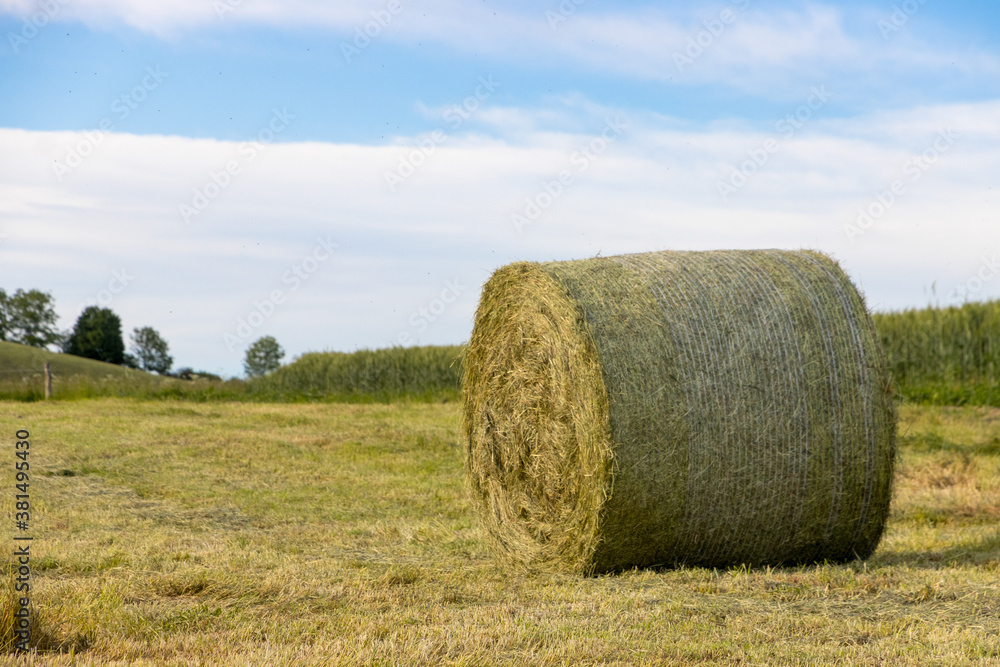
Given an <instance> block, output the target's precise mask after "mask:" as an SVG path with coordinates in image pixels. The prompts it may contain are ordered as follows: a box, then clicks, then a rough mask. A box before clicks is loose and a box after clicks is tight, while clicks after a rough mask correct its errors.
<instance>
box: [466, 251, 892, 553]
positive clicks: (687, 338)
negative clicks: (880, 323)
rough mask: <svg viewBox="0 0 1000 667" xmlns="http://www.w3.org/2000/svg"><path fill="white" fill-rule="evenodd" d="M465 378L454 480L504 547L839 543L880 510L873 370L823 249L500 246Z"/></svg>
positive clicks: (877, 355) (875, 535)
mask: <svg viewBox="0 0 1000 667" xmlns="http://www.w3.org/2000/svg"><path fill="white" fill-rule="evenodd" d="M464 392H465V399H464V400H465V418H464V424H463V432H464V438H465V444H466V470H467V473H468V476H469V480H470V483H471V487H472V493H473V496H474V498H475V500H476V504H477V505H478V508H479V513H480V517H481V521H482V524H483V526H484V528H485V530H486V533H487V535H488V537H489V538H490V540H491V541H492V543H493V545H494V547H495V550H496V551H497V552H498V553H500V554H502V555H503V556H504V557H506V558H507V559H509V560H511V561H514V562H518V563H524V564H528V565H530V566H538V567H542V568H545V569H552V570H561V571H572V572H581V573H596V572H609V571H616V570H621V569H625V568H630V567H636V566H638V567H645V566H673V565H678V564H690V565H705V566H728V565H733V564H740V563H746V564H751V565H765V564H792V563H802V562H811V561H817V560H824V559H825V560H830V561H843V560H848V559H852V558H866V557H867V556H868V555H869V554H871V552H872V551H873V550H874V549H875V547H876V545H877V544H878V541H879V539H880V537H881V535H882V531H883V529H884V527H885V521H886V517H887V514H888V510H889V500H890V495H891V483H892V472H893V463H894V458H895V423H896V415H895V408H894V405H893V402H892V386H891V380H890V378H889V375H888V372H887V370H886V367H885V363H884V361H883V358H882V354H881V350H880V348H879V344H878V339H877V337H876V335H875V331H874V327H873V326H872V323H871V320H870V318H869V316H868V313H867V311H866V309H865V306H864V301H863V299H862V298H861V296H860V295H859V294H858V292H857V290H856V289H855V288H854V286H853V285H852V284H851V282H850V281H849V280H848V278H847V276H846V275H845V274H844V273H843V271H842V270H841V269H840V268H839V267H838V266H837V264H836V263H835V262H834V261H833V260H831V259H830V258H828V257H826V256H825V255H822V254H820V253H816V252H812V251H780V250H753V251H741V250H735V251H713V252H658V253H648V254H637V255H622V256H618V257H607V258H597V259H589V260H581V261H572V262H550V263H545V264H535V263H517V264H511V265H509V266H505V267H503V268H501V269H499V270H498V271H497V272H496V273H494V275H493V276H492V278H491V279H490V280H489V281H488V282H487V284H486V285H485V287H484V288H483V294H482V298H481V300H480V304H479V308H478V310H477V312H476V320H475V326H474V328H473V333H472V338H471V339H470V342H469V345H468V348H467V351H466V369H465V377H464Z"/></svg>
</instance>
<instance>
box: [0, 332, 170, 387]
mask: <svg viewBox="0 0 1000 667" xmlns="http://www.w3.org/2000/svg"><path fill="white" fill-rule="evenodd" d="M46 362H49V363H50V364H51V368H52V390H53V396H54V397H55V398H90V397H94V396H132V395H143V394H147V393H156V392H160V391H163V390H165V389H167V388H168V387H169V385H170V384H171V383H177V382H180V381H178V380H172V379H171V378H163V377H160V376H158V375H152V374H150V373H146V372H144V371H139V370H134V369H131V368H125V367H123V366H116V365H115V364H108V363H104V362H103V361H94V360H93V359H84V358H83V357H76V356H73V355H71V354H61V353H58V352H49V351H48V350H43V349H40V348H37V347H30V346H28V345H20V344H18V343H8V342H4V341H0V398H6V399H15V400H22V401H35V400H41V399H42V398H44V396H45V387H44V367H45V363H46Z"/></svg>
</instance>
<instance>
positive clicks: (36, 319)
mask: <svg viewBox="0 0 1000 667" xmlns="http://www.w3.org/2000/svg"><path fill="white" fill-rule="evenodd" d="M57 321H58V316H57V315H56V312H55V300H54V299H53V298H52V295H51V294H49V293H48V292H42V291H41V290H37V289H32V290H23V289H18V290H17V291H15V292H14V293H13V294H10V295H8V294H7V292H6V291H5V290H3V289H0V341H7V342H11V343H20V344H21V345H30V346H31V347H39V348H43V349H48V348H49V347H50V346H54V347H57V348H58V349H59V350H60V351H62V352H64V353H66V354H72V355H75V356H78V357H84V358H86V359H95V360H97V361H103V362H106V363H109V364H116V365H119V366H126V367H128V368H136V369H141V370H144V371H146V372H149V373H157V374H159V375H169V376H172V377H180V378H183V379H186V380H191V379H193V378H194V377H195V376H202V377H209V378H213V379H220V378H219V377H218V376H217V375H214V374H213V373H206V372H203V371H198V372H196V371H194V370H192V369H191V368H182V369H180V370H178V371H177V372H176V373H171V372H170V369H171V368H172V367H173V364H174V358H173V357H172V356H171V355H170V346H169V345H168V344H167V341H165V340H164V339H163V337H162V336H161V335H160V333H159V332H158V331H157V330H156V329H154V328H153V327H149V326H145V327H136V328H134V329H133V330H132V333H131V335H130V336H129V340H130V343H131V345H130V349H129V350H128V351H126V349H125V341H124V340H123V338H122V321H121V318H120V317H119V316H118V315H117V314H115V312H114V311H112V310H111V309H110V308H101V307H99V306H89V307H87V308H86V309H84V311H83V312H82V313H81V314H80V317H79V318H77V320H76V324H75V325H74V326H73V328H72V329H71V330H70V331H66V332H60V331H59V330H58V328H57ZM284 356H285V351H284V350H283V349H281V346H280V345H279V344H278V341H277V340H275V339H274V337H273V336H264V337H262V338H260V339H258V340H256V341H255V342H254V343H252V344H251V345H250V347H249V348H248V349H247V352H246V356H245V358H244V360H243V370H244V371H245V372H246V374H247V375H248V376H249V377H258V376H262V375H266V374H267V373H270V372H271V371H273V370H276V369H277V368H278V367H280V366H281V359H282V358H283V357H284Z"/></svg>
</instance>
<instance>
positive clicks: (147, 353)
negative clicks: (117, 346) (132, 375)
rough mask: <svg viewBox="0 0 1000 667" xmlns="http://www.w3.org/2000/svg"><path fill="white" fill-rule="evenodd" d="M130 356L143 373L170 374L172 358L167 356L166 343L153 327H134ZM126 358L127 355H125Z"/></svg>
mask: <svg viewBox="0 0 1000 667" xmlns="http://www.w3.org/2000/svg"><path fill="white" fill-rule="evenodd" d="M131 339H132V354H133V356H134V357H135V359H136V361H138V363H139V367H140V368H142V370H144V371H152V372H155V373H159V374H160V375H166V374H167V373H169V372H170V367H171V366H173V365H174V358H173V357H171V356H170V354H169V350H170V348H169V346H168V345H167V341H165V340H163V338H161V337H160V334H159V332H157V331H156V329H154V328H153V327H142V328H139V327H136V328H135V329H133V330H132V336H131ZM126 356H127V355H126Z"/></svg>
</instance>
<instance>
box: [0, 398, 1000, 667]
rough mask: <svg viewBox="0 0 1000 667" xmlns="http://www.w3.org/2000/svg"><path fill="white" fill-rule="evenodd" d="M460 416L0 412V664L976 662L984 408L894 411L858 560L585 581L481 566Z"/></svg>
mask: <svg viewBox="0 0 1000 667" xmlns="http://www.w3.org/2000/svg"><path fill="white" fill-rule="evenodd" d="M459 410H460V406H459V404H457V403H429V404H428V403H399V404H385V405H383V404H373V405H350V404H335V405H317V404H281V405H274V404H242V403H208V404H206V403H184V402H167V403H164V402H142V401H135V400H122V399H96V400H81V401H72V402H62V401H53V402H49V403H36V404H24V403H14V402H4V403H0V411H2V414H3V416H4V419H3V423H6V424H8V425H11V428H20V427H26V428H29V429H30V430H31V431H32V436H33V449H32V456H33V459H32V461H33V465H32V472H33V477H32V480H33V482H32V484H33V486H32V502H33V511H34V517H33V530H32V532H33V534H34V537H35V542H34V546H33V549H34V551H33V564H32V565H33V570H32V577H33V582H34V588H33V591H32V604H33V605H34V609H35V611H36V613H37V615H38V623H39V624H40V627H39V628H38V630H39V632H40V635H44V636H46V637H47V639H46V643H45V644H44V645H43V646H40V647H39V648H40V649H42V650H39V651H38V652H36V653H34V654H29V655H28V656H13V655H5V656H2V657H0V664H37V665H69V664H79V665H89V664H95V665H96V664H102V665H115V664H119V665H143V664H149V665H153V664H155V665H173V664H176V665H181V664H184V665H187V664H269V665H271V664H303V665H310V664H316V665H321V664H441V663H450V664H468V665H477V664H526V663H531V664H543V665H545V664H551V665H561V664H578V663H602V664H621V665H625V664H682V665H683V664H701V663H717V664H755V665H767V664H774V665H779V664H780V665H788V664H850V665H864V664H872V665H874V664H893V665H899V664H904V665H905V664H914V665H916V664H920V665H927V664H943V665H944V664H946V665H961V664H1000V640H998V632H1000V590H998V588H1000V584H998V569H1000V568H998V562H1000V561H998V558H1000V531H998V528H997V525H998V521H997V519H998V515H1000V410H996V409H990V408H943V407H922V406H913V405H904V406H902V408H901V410H900V460H899V465H898V468H897V473H896V484H895V489H896V495H895V498H894V502H893V508H892V514H891V518H890V522H889V527H888V529H887V532H886V535H885V537H884V539H883V541H882V543H881V545H880V546H879V548H878V550H877V551H876V552H875V554H874V555H873V556H872V557H871V558H869V559H868V560H867V561H863V562H852V563H847V564H842V565H830V564H823V565H816V566H807V567H795V568H779V569H769V568H763V569H753V568H745V567H741V568H732V569H728V570H718V569H705V568H681V569H676V570H662V571H657V570H633V571H628V572H625V573H622V574H618V575H608V576H600V577H578V576H571V575H560V574H548V573H542V572H539V571H532V570H523V569H512V568H510V567H508V566H506V565H501V564H500V563H499V562H498V561H496V560H495V559H494V558H493V556H492V555H491V553H490V552H489V551H488V549H487V547H486V543H485V541H484V539H483V536H482V534H481V532H480V528H479V526H478V524H477V521H476V519H475V515H474V512H473V510H472V509H471V503H470V501H469V499H468V496H467V493H468V492H467V490H466V488H465V477H464V474H463V471H462V452H461V450H460V448H459V445H458V443H459V428H460V421H461V416H460V412H459ZM95 416H99V417H100V418H95ZM14 425H16V426H14ZM11 451H12V450H11ZM11 465H12V464H11ZM12 495H13V492H12V491H10V492H4V493H3V496H2V498H0V499H2V501H3V502H4V503H7V502H8V501H9V498H8V496H12ZM4 507H5V508H6V509H7V510H8V514H9V509H10V508H9V507H8V506H7V505H4Z"/></svg>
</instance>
